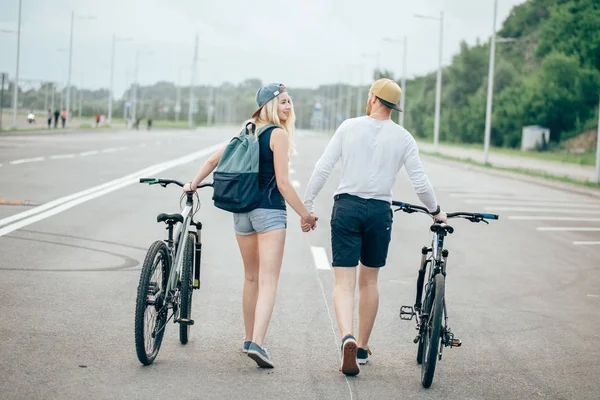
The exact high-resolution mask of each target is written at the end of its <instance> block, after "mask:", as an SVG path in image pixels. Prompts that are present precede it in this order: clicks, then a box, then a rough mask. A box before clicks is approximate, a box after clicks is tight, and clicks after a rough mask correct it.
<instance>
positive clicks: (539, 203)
mask: <svg viewBox="0 0 600 400" xmlns="http://www.w3.org/2000/svg"><path fill="white" fill-rule="evenodd" d="M464 202H465V203H468V204H485V205H488V206H490V207H491V206H515V207H523V206H526V207H533V206H542V207H556V206H557V205H559V203H564V202H558V201H554V200H537V201H532V200H531V201H526V202H527V204H523V200H506V199H501V200H496V199H485V200H483V199H482V200H465V201H464ZM567 204H568V207H569V208H600V202H597V201H596V202H587V201H577V202H568V203H567Z"/></svg>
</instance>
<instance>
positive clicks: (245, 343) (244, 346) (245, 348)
mask: <svg viewBox="0 0 600 400" xmlns="http://www.w3.org/2000/svg"><path fill="white" fill-rule="evenodd" d="M250 343H252V342H251V341H250V340H246V341H244V345H243V346H242V353H248V349H249V348H250Z"/></svg>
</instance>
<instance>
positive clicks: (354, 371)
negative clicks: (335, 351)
mask: <svg viewBox="0 0 600 400" xmlns="http://www.w3.org/2000/svg"><path fill="white" fill-rule="evenodd" d="M357 349H358V346H357V345H356V339H354V336H352V335H346V336H344V338H343V339H342V366H341V367H340V370H341V371H342V373H343V374H344V375H349V376H354V375H358V373H359V372H360V367H359V366H358V363H357V362H356V351H357Z"/></svg>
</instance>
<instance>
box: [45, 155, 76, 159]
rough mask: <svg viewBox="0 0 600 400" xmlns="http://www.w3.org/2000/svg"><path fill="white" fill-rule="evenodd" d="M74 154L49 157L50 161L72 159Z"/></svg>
mask: <svg viewBox="0 0 600 400" xmlns="http://www.w3.org/2000/svg"><path fill="white" fill-rule="evenodd" d="M73 157H75V154H57V155H55V156H50V159H51V160H62V159H64V158H73Z"/></svg>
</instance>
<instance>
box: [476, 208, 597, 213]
mask: <svg viewBox="0 0 600 400" xmlns="http://www.w3.org/2000/svg"><path fill="white" fill-rule="evenodd" d="M483 208H484V209H485V210H487V211H512V212H533V213H539V212H544V213H557V214H600V210H571V209H569V208H568V207H565V208H537V207H483Z"/></svg>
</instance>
